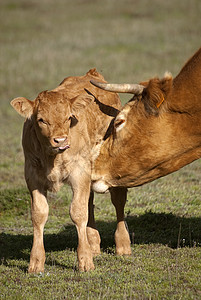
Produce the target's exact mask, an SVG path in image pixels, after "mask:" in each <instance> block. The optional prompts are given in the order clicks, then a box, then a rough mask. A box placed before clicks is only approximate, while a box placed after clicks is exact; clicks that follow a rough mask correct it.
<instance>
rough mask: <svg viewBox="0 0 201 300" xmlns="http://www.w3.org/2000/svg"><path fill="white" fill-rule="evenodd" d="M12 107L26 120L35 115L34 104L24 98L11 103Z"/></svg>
mask: <svg viewBox="0 0 201 300" xmlns="http://www.w3.org/2000/svg"><path fill="white" fill-rule="evenodd" d="M10 104H11V105H12V107H13V108H14V109H15V110H16V111H17V112H18V114H20V115H21V116H23V117H25V118H30V117H31V115H32V114H33V106H34V102H33V101H30V100H28V99H26V98H24V97H18V98H15V99H13V100H12V101H11V103H10Z"/></svg>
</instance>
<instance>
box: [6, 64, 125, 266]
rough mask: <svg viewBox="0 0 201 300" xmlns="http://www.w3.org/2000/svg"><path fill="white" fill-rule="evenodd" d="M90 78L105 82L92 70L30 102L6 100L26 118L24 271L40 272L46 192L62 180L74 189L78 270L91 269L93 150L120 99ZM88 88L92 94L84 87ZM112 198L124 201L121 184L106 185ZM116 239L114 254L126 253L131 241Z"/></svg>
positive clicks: (96, 246) (94, 248)
mask: <svg viewBox="0 0 201 300" xmlns="http://www.w3.org/2000/svg"><path fill="white" fill-rule="evenodd" d="M91 79H96V80H100V81H103V82H104V78H103V77H102V76H101V75H100V74H99V73H98V72H97V71H96V70H95V69H93V70H90V71H89V72H88V73H87V74H86V75H85V76H81V77H68V78H66V79H65V80H64V81H63V82H62V83H61V84H60V85H59V86H58V87H57V88H55V89H54V90H52V91H45V92H42V93H40V94H39V95H38V97H37V98H36V99H35V100H34V101H30V100H28V99H26V98H23V97H19V98H16V99H14V100H12V102H11V104H12V106H13V107H14V108H15V110H16V111H17V112H18V113H19V114H21V115H22V116H23V117H25V118H26V121H25V124H24V129H23V138H22V144H23V149H24V155H25V179H26V182H27V186H28V189H29V191H30V194H31V200H32V201H31V216H32V223H33V232H34V237H33V247H32V251H31V257H30V265H29V272H43V271H44V262H45V250H44V245H43V229H44V226H45V223H46V221H47V218H48V204H47V200H46V196H47V191H54V192H56V191H58V190H59V188H60V187H61V186H62V184H63V183H68V184H70V186H71V188H72V191H73V199H72V203H71V207H70V216H71V218H72V220H73V222H74V223H75V225H76V228H77V232H78V249H77V254H78V263H79V269H80V270H90V269H93V268H94V265H93V257H92V254H97V253H99V252H100V236H99V233H98V231H97V230H96V228H95V223H94V214H93V193H91V196H90V188H91V169H92V160H93V156H94V154H93V152H92V149H93V147H94V146H95V145H96V144H97V143H98V142H100V139H103V137H104V135H105V133H106V130H107V128H108V125H109V124H110V122H111V119H113V118H114V117H115V116H116V115H117V113H118V112H119V109H120V108H121V103H120V100H119V97H118V95H117V94H115V93H112V94H111V93H107V92H105V91H102V90H100V89H98V88H96V87H92V85H91V84H90V80H91ZM87 88H88V89H90V92H91V94H93V95H94V96H92V95H91V94H90V93H87V91H85V89H87ZM94 99H95V100H94ZM89 197H90V199H89ZM111 197H112V201H113V203H114V205H115V203H119V197H123V199H124V203H125V201H126V189H125V188H124V189H116V190H115V189H114V190H111ZM88 202H89V213H88ZM87 223H88V225H87ZM86 227H87V228H86ZM117 229H118V228H117ZM124 230H125V234H128V233H127V232H126V229H125V228H124ZM118 242H119V243H118ZM116 243H117V249H118V251H119V253H121V251H122V252H125V251H127V252H128V253H129V251H130V244H129V245H126V247H128V250H125V246H122V244H121V240H119V241H118V238H117V242H116ZM122 247H123V248H122ZM122 249H123V250H122Z"/></svg>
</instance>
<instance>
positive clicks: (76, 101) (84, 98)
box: [71, 94, 94, 116]
mask: <svg viewBox="0 0 201 300" xmlns="http://www.w3.org/2000/svg"><path fill="white" fill-rule="evenodd" d="M92 101H94V97H93V96H92V95H88V94H85V95H79V96H77V97H75V98H73V99H71V105H72V114H73V115H75V116H78V115H79V113H80V112H82V111H83V109H84V108H85V107H86V106H87V105H89V104H90V103H91V102H92Z"/></svg>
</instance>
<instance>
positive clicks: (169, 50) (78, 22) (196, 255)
mask: <svg viewBox="0 0 201 300" xmlns="http://www.w3.org/2000/svg"><path fill="white" fill-rule="evenodd" d="M200 13H201V2H200V1H199V0H191V1H189V0H183V1H179V0H175V1H160V0H154V1H152V2H151V3H150V1H148V0H141V1H138V0H137V1H132V0H124V1H120V0H116V1H115V0H102V1H97V0H95V1H91V0H76V1H74V0H68V1H63V0H57V1H53V0H42V1H41V0H40V1H39V0H30V1H26V0H18V1H16V0H1V2H0V18H1V24H0V29H1V30H0V50H1V55H0V69H1V77H0V94H1V100H0V136H1V139H0V259H1V264H0V274H1V275H0V278H1V280H0V299H40V298H41V299H95V298H97V299H200V298H201V275H200V274H201V248H200V245H201V218H200V211H201V202H200V195H201V185H200V182H201V175H200V174H201V173H200V164H201V162H200V160H198V161H196V162H194V163H192V164H191V165H188V166H186V167H185V168H183V169H181V170H180V171H178V172H176V173H174V174H171V175H169V176H167V177H165V178H161V179H159V180H157V181H154V182H153V183H151V184H147V185H145V186H142V187H138V188H135V189H131V190H129V194H128V201H127V205H126V209H125V214H126V222H127V224H128V227H129V233H130V237H131V241H132V251H133V253H132V255H131V256H130V257H117V256H115V247H114V238H113V237H114V232H115V227H116V218H115V212H114V208H113V206H112V205H111V202H110V200H109V199H108V195H96V200H95V205H96V208H95V213H96V220H97V226H98V229H99V232H100V234H101V239H102V243H101V248H102V254H101V255H100V256H98V257H96V258H95V259H94V261H95V266H96V269H95V270H94V271H92V272H88V273H80V272H78V270H77V258H76V248H77V233H76V229H75V227H74V225H73V224H72V222H71V220H70V217H69V213H68V210H69V205H70V201H71V191H70V189H69V188H68V187H64V188H62V190H61V191H60V192H59V193H58V194H57V195H54V194H49V196H48V202H49V204H50V216H49V219H48V222H47V224H46V227H45V236H44V239H45V248H46V254H47V259H46V265H45V273H44V274H39V275H30V274H28V273H27V267H28V262H29V255H30V249H31V245H32V225H31V219H30V204H29V195H28V192H27V189H26V186H25V183H24V179H23V162H24V159H23V153H22V148H21V143H20V140H21V129H22V125H23V120H22V118H21V117H20V116H18V115H17V114H16V113H15V112H14V110H13V109H12V108H11V107H10V105H9V102H10V100H12V99H13V98H15V97H17V96H25V97H27V98H30V99H34V98H35V97H36V95H37V94H38V93H39V92H41V91H42V90H47V89H52V88H54V87H56V86H57V85H58V84H59V83H60V82H61V81H62V80H63V78H64V77H66V76H69V75H82V74H84V73H86V72H87V71H88V70H89V69H90V68H92V67H96V68H97V69H98V71H100V72H102V73H103V75H104V76H105V78H106V79H107V80H109V81H116V82H126V81H127V82H139V81H143V80H146V79H147V78H150V77H153V76H156V75H158V76H162V75H163V74H164V72H165V71H166V70H168V71H171V72H172V73H173V75H176V74H177V73H178V71H179V70H180V69H181V67H182V65H183V64H184V62H185V61H186V60H187V59H188V58H189V57H190V56H191V55H193V54H194V52H195V51H196V50H197V49H198V48H199V47H200V26H201V19H200ZM127 99H129V96H124V97H122V101H123V102H125V101H126V100H127Z"/></svg>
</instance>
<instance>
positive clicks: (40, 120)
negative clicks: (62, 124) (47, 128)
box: [38, 118, 47, 124]
mask: <svg viewBox="0 0 201 300" xmlns="http://www.w3.org/2000/svg"><path fill="white" fill-rule="evenodd" d="M38 122H39V123H43V124H47V122H45V121H44V120H43V119H42V118H40V119H39V120H38Z"/></svg>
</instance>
